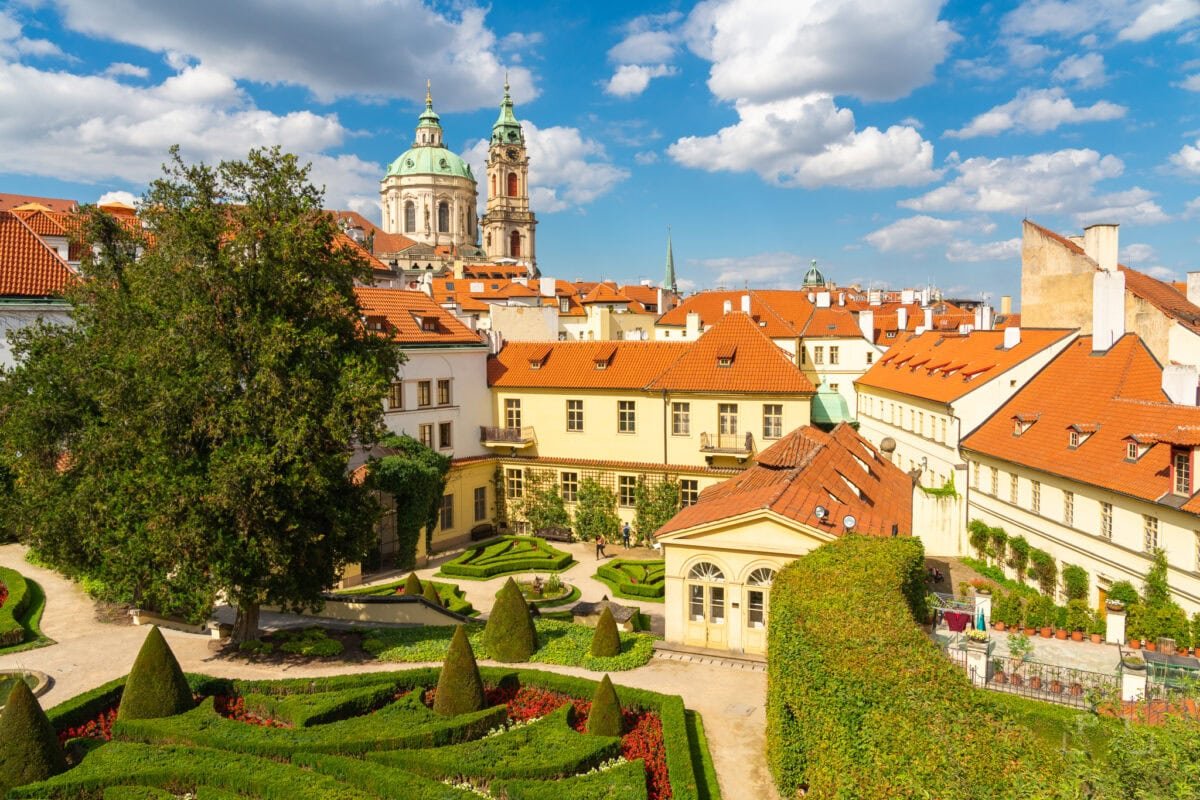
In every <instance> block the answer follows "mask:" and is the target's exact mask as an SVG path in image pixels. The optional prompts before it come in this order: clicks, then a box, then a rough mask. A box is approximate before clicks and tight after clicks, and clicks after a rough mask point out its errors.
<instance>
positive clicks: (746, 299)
mask: <svg viewBox="0 0 1200 800" xmlns="http://www.w3.org/2000/svg"><path fill="white" fill-rule="evenodd" d="M742 313H743V314H749V313H750V295H748V294H744V295H742Z"/></svg>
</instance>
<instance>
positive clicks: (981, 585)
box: [969, 578, 995, 597]
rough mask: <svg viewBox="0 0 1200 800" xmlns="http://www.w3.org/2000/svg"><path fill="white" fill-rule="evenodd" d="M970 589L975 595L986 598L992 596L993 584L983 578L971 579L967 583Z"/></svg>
mask: <svg viewBox="0 0 1200 800" xmlns="http://www.w3.org/2000/svg"><path fill="white" fill-rule="evenodd" d="M969 583H970V585H971V588H972V589H974V590H975V594H981V595H983V596H984V597H988V596H990V595H991V594H992V588H993V586H994V585H995V584H993V583H992V582H991V581H986V580H984V579H983V578H972V579H971V580H970V581H969Z"/></svg>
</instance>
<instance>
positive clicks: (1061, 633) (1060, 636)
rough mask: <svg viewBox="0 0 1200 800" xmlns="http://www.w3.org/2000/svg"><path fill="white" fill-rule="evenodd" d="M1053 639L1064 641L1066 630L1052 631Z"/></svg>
mask: <svg viewBox="0 0 1200 800" xmlns="http://www.w3.org/2000/svg"><path fill="white" fill-rule="evenodd" d="M1054 638H1055V639H1062V640H1066V638H1067V629H1066V628H1059V629H1057V630H1056V631H1054Z"/></svg>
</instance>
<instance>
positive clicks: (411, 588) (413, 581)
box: [404, 572, 421, 597]
mask: <svg viewBox="0 0 1200 800" xmlns="http://www.w3.org/2000/svg"><path fill="white" fill-rule="evenodd" d="M404 593H405V594H406V595H408V596H409V597H416V596H417V595H419V594H421V579H420V578H418V577H417V573H415V572H410V573H408V580H406V581H405V582H404Z"/></svg>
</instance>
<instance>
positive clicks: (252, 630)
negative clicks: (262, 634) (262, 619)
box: [230, 602, 259, 644]
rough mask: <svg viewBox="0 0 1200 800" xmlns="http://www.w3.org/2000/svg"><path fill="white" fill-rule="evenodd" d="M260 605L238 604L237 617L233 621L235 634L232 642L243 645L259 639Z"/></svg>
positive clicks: (231, 639)
mask: <svg viewBox="0 0 1200 800" xmlns="http://www.w3.org/2000/svg"><path fill="white" fill-rule="evenodd" d="M258 611H259V605H258V603H250V602H241V603H238V607H237V617H236V618H235V619H234V621H233V634H232V636H231V638H230V641H232V642H233V644H241V643H242V642H248V641H250V640H251V639H257V638H258Z"/></svg>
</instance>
